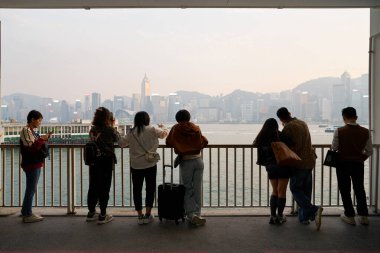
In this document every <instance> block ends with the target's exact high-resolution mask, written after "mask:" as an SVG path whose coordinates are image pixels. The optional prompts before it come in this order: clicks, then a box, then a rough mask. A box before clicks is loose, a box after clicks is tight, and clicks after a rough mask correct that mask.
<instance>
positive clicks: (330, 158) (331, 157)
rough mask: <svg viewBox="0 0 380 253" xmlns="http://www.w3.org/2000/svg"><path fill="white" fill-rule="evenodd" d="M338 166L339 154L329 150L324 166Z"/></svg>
mask: <svg viewBox="0 0 380 253" xmlns="http://www.w3.org/2000/svg"><path fill="white" fill-rule="evenodd" d="M337 164H338V152H336V151H334V150H331V149H329V150H327V153H326V157H325V160H324V162H323V165H326V166H330V167H336V166H337Z"/></svg>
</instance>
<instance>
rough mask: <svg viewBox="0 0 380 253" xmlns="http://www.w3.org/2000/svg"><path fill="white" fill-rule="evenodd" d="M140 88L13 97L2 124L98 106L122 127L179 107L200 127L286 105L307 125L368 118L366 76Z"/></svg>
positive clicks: (64, 118)
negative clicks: (33, 113)
mask: <svg viewBox="0 0 380 253" xmlns="http://www.w3.org/2000/svg"><path fill="white" fill-rule="evenodd" d="M140 86H141V91H142V93H143V94H137V93H134V94H133V96H132V97H128V96H123V94H119V95H118V96H114V97H113V98H112V99H102V98H101V96H102V95H101V94H100V93H97V92H95V91H94V92H92V93H91V94H86V95H85V97H84V102H83V103H82V102H81V101H80V100H76V101H75V103H74V104H68V103H67V101H65V100H62V101H60V100H57V99H54V98H43V97H36V96H31V95H23V94H14V95H12V96H7V97H3V104H2V120H3V121H5V122H13V121H14V120H16V121H19V122H22V121H24V120H25V118H26V115H27V113H28V111H29V110H31V109H37V110H40V111H41V112H42V114H43V115H45V116H44V121H46V122H51V123H69V122H80V121H82V120H86V121H89V120H91V118H92V115H93V113H94V111H95V109H96V108H98V107H99V106H104V107H106V108H108V109H109V110H110V111H112V112H113V113H114V116H115V118H116V119H118V120H119V121H120V122H123V123H131V122H133V117H134V114H135V113H136V112H137V111H140V110H145V111H147V112H148V113H149V114H150V115H151V120H152V122H158V123H159V122H173V121H174V120H175V113H176V112H177V111H178V110H180V109H187V110H189V111H190V112H191V113H192V115H193V120H195V121H197V122H200V123H215V122H220V123H259V122H261V121H262V120H263V119H265V118H268V117H274V116H273V115H275V112H276V110H277V109H278V108H279V107H283V106H285V107H288V108H289V109H290V111H291V112H292V115H294V116H296V117H301V118H303V119H305V120H306V121H309V122H335V121H336V120H337V119H339V118H340V113H341V112H340V110H341V108H344V107H346V106H354V107H355V108H356V109H357V111H358V114H359V115H360V122H363V123H367V122H368V117H369V114H368V113H369V110H368V103H369V100H368V99H369V93H368V74H363V75H361V76H360V77H356V78H351V75H350V74H349V73H348V72H344V73H342V74H341V75H340V76H339V77H320V78H317V79H313V80H308V81H305V82H303V83H301V84H299V85H297V86H296V87H294V88H292V89H289V90H284V91H278V92H272V93H259V92H249V91H244V90H239V89H237V90H235V91H233V92H232V93H229V94H225V95H224V96H209V95H206V94H202V93H199V92H191V91H177V92H176V93H170V94H169V95H168V96H160V95H158V94H150V91H149V90H150V80H149V79H148V77H147V75H145V76H144V78H143V80H142V82H141V84H140ZM142 98H144V100H143V99H142Z"/></svg>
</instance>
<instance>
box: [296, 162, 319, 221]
mask: <svg viewBox="0 0 380 253" xmlns="http://www.w3.org/2000/svg"><path fill="white" fill-rule="evenodd" d="M311 171H312V170H306V169H295V170H293V176H292V177H291V178H290V190H291V192H292V194H293V197H294V199H295V201H296V202H297V204H298V206H299V210H298V219H299V221H300V222H307V221H309V220H314V218H315V213H316V212H317V210H318V206H316V205H313V204H312V203H311V193H312V188H313V182H312V175H311Z"/></svg>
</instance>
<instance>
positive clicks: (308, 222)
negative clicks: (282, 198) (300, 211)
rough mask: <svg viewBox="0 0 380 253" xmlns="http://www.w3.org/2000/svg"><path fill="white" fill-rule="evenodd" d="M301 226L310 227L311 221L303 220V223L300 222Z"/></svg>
mask: <svg viewBox="0 0 380 253" xmlns="http://www.w3.org/2000/svg"><path fill="white" fill-rule="evenodd" d="M300 222H301V224H303V225H309V224H310V221H309V220H303V221H300Z"/></svg>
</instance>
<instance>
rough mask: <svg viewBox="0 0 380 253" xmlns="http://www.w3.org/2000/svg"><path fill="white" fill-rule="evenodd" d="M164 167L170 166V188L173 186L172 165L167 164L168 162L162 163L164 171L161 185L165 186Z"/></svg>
mask: <svg viewBox="0 0 380 253" xmlns="http://www.w3.org/2000/svg"><path fill="white" fill-rule="evenodd" d="M166 167H170V170H171V174H170V188H171V189H172V188H173V166H172V165H169V164H165V165H164V172H163V179H164V185H163V187H164V188H165V176H166V170H165V168H166Z"/></svg>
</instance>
